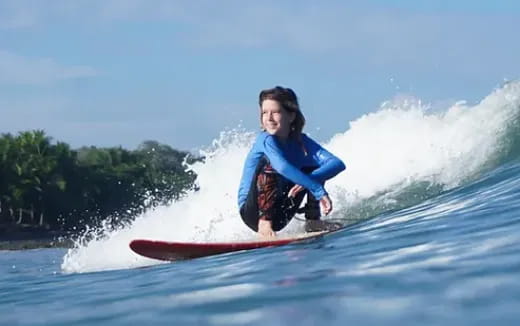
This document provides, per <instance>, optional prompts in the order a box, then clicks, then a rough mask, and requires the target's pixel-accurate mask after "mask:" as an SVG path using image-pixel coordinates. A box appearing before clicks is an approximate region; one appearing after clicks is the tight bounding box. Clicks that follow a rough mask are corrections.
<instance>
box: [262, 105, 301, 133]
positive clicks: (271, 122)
mask: <svg viewBox="0 0 520 326" xmlns="http://www.w3.org/2000/svg"><path fill="white" fill-rule="evenodd" d="M260 110H261V111H260V113H261V118H262V119H261V120H262V127H263V128H264V129H265V131H266V132H268V133H269V134H271V135H274V136H277V137H279V138H281V139H286V138H287V137H289V133H290V132H291V123H292V122H293V121H294V118H295V116H296V114H295V113H292V112H289V111H287V110H285V109H284V108H283V107H282V106H281V105H280V103H279V102H278V101H275V100H271V99H266V100H264V101H263V102H262V107H261V108H260Z"/></svg>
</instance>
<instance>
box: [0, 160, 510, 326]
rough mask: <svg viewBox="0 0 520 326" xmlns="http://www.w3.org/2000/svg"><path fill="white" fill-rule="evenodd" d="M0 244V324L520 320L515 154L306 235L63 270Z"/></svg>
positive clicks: (52, 259) (41, 253)
mask: <svg viewBox="0 0 520 326" xmlns="http://www.w3.org/2000/svg"><path fill="white" fill-rule="evenodd" d="M65 253H66V251H65V250H63V249H40V250H26V251H3V252H0V294H1V295H0V324H1V325H95V324H99V325H136V324H147V325H161V324H164V325H166V324H167V325H171V324H174V325H342V326H343V325H349V324H352V323H356V324H360V325H383V324H399V325H401V326H402V325H419V324H420V325H518V324H520V309H519V308H520V281H519V280H520V164H518V163H509V164H504V165H502V166H500V167H498V168H496V169H494V170H493V171H491V172H489V173H487V174H485V175H483V176H481V177H480V178H478V180H475V181H473V182H471V183H467V184H465V185H463V186H460V187H458V188H454V189H451V190H449V191H446V192H442V193H440V194H438V195H435V196H434V197H432V198H429V199H427V200H425V201H423V202H421V203H419V204H416V205H414V206H411V207H407V208H404V209H400V210H396V211H393V212H387V213H383V214H379V215H378V216H375V217H373V218H371V219H369V220H367V221H364V222H361V223H358V224H356V225H353V226H351V227H349V228H347V229H345V230H343V231H340V232H338V233H335V234H332V235H329V236H326V237H324V238H322V239H319V240H316V241H313V242H310V243H303V244H294V245H288V246H284V247H278V248H266V249H258V250H252V251H246V252H238V253H231V254H224V255H218V256H213V257H206V258H201V259H193V260H187V261H180V262H175V263H165V264H160V265H155V266H150V267H143V268H134V269H123V270H112V271H101V272H92V273H72V274H66V273H63V272H62V270H61V267H60V265H61V263H62V260H63V257H64V255H65Z"/></svg>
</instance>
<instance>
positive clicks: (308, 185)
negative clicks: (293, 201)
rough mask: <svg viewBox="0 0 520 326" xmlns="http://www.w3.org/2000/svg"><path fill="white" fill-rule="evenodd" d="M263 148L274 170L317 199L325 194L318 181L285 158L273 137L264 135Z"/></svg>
mask: <svg viewBox="0 0 520 326" xmlns="http://www.w3.org/2000/svg"><path fill="white" fill-rule="evenodd" d="M264 148H265V154H266V155H267V158H268V159H269V161H270V163H271V166H272V167H273V169H275V170H276V172H278V173H280V174H281V175H282V176H284V177H285V178H287V179H289V180H290V181H292V182H294V183H295V184H299V185H302V186H303V187H304V188H305V189H307V190H309V191H310V192H311V193H312V195H313V196H314V197H315V198H316V199H318V200H319V199H321V198H322V197H323V196H325V195H327V192H326V191H325V188H324V187H323V185H322V184H321V183H320V182H318V181H317V180H315V179H314V178H312V177H310V176H308V175H306V174H305V173H303V172H302V171H300V169H298V168H296V167H295V166H293V165H292V164H291V163H289V162H288V161H287V160H286V159H285V157H284V155H283V151H282V149H281V148H280V146H279V145H278V142H277V141H276V139H275V138H274V137H272V136H271V137H266V139H265V142H264Z"/></svg>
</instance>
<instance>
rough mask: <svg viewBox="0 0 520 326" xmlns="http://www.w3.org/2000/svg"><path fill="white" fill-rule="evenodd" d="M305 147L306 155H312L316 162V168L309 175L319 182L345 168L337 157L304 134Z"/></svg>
mask: <svg viewBox="0 0 520 326" xmlns="http://www.w3.org/2000/svg"><path fill="white" fill-rule="evenodd" d="M304 137H305V138H304V141H305V148H306V149H307V152H308V155H312V156H313V158H314V160H315V161H316V162H317V163H318V166H319V167H318V168H317V169H316V170H314V171H312V173H311V174H310V176H311V177H312V178H313V179H314V180H317V181H319V182H321V183H325V181H327V180H329V179H331V178H333V177H335V176H336V175H337V174H338V173H340V172H341V171H343V170H345V168H346V167H345V164H344V163H343V161H341V160H340V159H339V158H337V157H336V156H334V155H333V154H332V153H331V152H329V151H327V150H326V149H324V148H323V147H321V145H320V144H318V143H317V142H315V141H314V140H312V139H310V138H309V137H307V136H305V135H304Z"/></svg>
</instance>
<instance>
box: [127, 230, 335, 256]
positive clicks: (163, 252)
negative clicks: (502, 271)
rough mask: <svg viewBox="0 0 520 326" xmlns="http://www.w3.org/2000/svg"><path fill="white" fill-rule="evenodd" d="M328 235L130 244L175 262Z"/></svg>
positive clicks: (315, 233)
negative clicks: (208, 241)
mask: <svg viewBox="0 0 520 326" xmlns="http://www.w3.org/2000/svg"><path fill="white" fill-rule="evenodd" d="M326 233H330V231H322V232H311V233H307V234H304V235H302V236H297V237H291V238H279V239H275V240H262V241H251V242H215V243H189V242H169V241H158V240H145V239H137V240H133V241H132V242H130V248H131V249H132V250H133V251H134V252H135V253H137V254H139V255H141V256H144V257H148V258H154V259H159V260H167V261H175V260H182V259H190V258H198V257H205V256H212V255H218V254H223V253H226V252H233V251H239V250H250V249H257V248H265V247H277V246H283V245H287V244H290V243H295V242H302V241H309V240H313V239H316V238H318V237H320V236H322V235H324V234H326Z"/></svg>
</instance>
